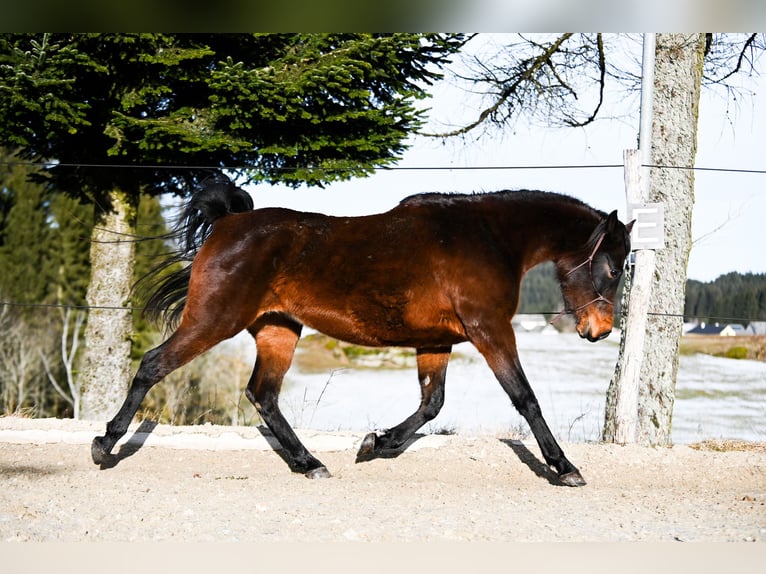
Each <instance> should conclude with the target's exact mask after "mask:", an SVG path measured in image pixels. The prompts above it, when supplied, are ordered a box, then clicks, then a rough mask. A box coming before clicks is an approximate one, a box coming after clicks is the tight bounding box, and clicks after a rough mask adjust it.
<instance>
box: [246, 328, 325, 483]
mask: <svg viewBox="0 0 766 574" xmlns="http://www.w3.org/2000/svg"><path fill="white" fill-rule="evenodd" d="M300 331H301V326H300V325H299V324H297V323H292V322H290V321H288V320H284V322H283V323H281V324H269V325H266V326H263V327H261V326H256V327H253V328H251V329H250V332H251V334H253V336H254V337H255V346H256V350H257V353H258V357H257V358H256V361H255V368H254V369H253V374H252V376H251V377H250V382H249V383H248V385H247V390H246V391H245V395H246V396H247V398H248V399H250V402H252V403H253V405H254V406H255V409H256V410H257V411H258V414H259V415H260V416H261V418H262V419H263V422H264V423H266V426H267V427H269V430H270V431H271V432H272V433H273V434H274V436H275V437H276V439H277V440H278V441H279V444H280V445H281V446H282V449H283V450H282V451H281V453H280V454H281V456H282V458H283V459H284V460H285V462H286V463H287V465H288V466H289V467H290V470H292V471H293V472H300V473H303V474H305V475H306V477H308V478H327V477H329V476H331V475H330V472H329V471H328V470H327V468H326V467H325V465H324V464H322V463H321V462H320V461H319V460H318V459H316V458H315V457H314V456H313V455H312V454H311V453H310V452H309V451H308V449H307V448H306V447H305V446H304V445H303V443H302V442H301V441H300V439H299V438H298V436H297V435H296V434H295V431H294V430H293V429H292V427H291V426H290V423H288V422H287V420H286V419H285V417H284V415H283V414H282V411H280V409H279V404H278V403H279V391H280V389H281V388H282V380H283V379H284V376H285V373H287V370H288V369H289V368H290V363H291V362H292V358H293V354H294V352H295V345H296V344H297V342H298V338H299V337H300Z"/></svg>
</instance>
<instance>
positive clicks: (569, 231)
mask: <svg viewBox="0 0 766 574" xmlns="http://www.w3.org/2000/svg"><path fill="white" fill-rule="evenodd" d="M522 211H524V213H522V214H518V213H516V214H514V221H517V222H518V223H517V225H518V231H517V232H516V234H514V235H513V236H509V237H508V240H509V241H511V242H513V245H509V248H510V249H516V250H518V248H519V246H522V247H523V249H522V252H521V253H520V256H521V259H522V265H523V267H524V270H525V271H526V270H528V269H531V268H532V267H534V266H535V265H537V264H539V263H543V262H546V261H554V262H555V261H558V260H559V259H561V258H562V257H564V256H567V255H570V254H572V253H573V252H577V251H578V250H580V249H581V248H582V247H583V246H584V245H585V244H586V243H587V241H588V238H589V237H590V235H591V233H592V232H593V230H594V229H595V227H596V225H598V221H599V218H598V215H597V214H596V213H595V212H593V211H591V210H588V209H587V208H586V207H580V206H570V205H562V206H558V205H545V206H537V205H534V204H530V205H528V206H523V208H522ZM496 213H497V215H496V217H498V219H501V218H503V215H502V212H501V210H498V211H497V212H496ZM505 218H506V221H507V220H508V217H507V216H505ZM506 228H507V227H506Z"/></svg>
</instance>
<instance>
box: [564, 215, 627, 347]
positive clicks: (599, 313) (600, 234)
mask: <svg viewBox="0 0 766 574" xmlns="http://www.w3.org/2000/svg"><path fill="white" fill-rule="evenodd" d="M632 227H633V222H630V223H629V224H627V225H625V224H623V223H622V222H621V221H620V220H619V219H617V211H613V212H612V213H610V214H609V215H608V216H607V217H606V218H605V219H603V220H602V221H601V222H600V223H599V224H598V225H597V226H596V228H595V229H594V230H593V232H592V233H591V235H590V238H589V239H588V241H587V242H586V243H585V245H583V246H582V247H581V248H580V249H577V250H575V251H574V252H572V253H571V254H568V255H567V256H565V257H562V258H561V259H560V260H559V261H558V262H557V264H556V269H557V272H558V277H559V282H560V283H561V294H562V295H563V297H564V305H565V312H566V313H571V314H572V315H574V318H575V324H576V328H577V333H578V334H579V335H580V337H583V338H585V339H588V340H589V341H593V342H595V341H599V340H601V339H603V338H604V337H606V336H608V335H609V333H611V331H612V327H613V325H614V298H615V295H616V293H617V285H618V283H619V282H620V277H621V276H622V272H623V269H624V266H625V259H626V257H627V256H628V254H629V253H630V230H631V228H632Z"/></svg>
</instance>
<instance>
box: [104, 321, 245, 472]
mask: <svg viewBox="0 0 766 574" xmlns="http://www.w3.org/2000/svg"><path fill="white" fill-rule="evenodd" d="M230 335H231V334H226V335H220V336H219V337H214V335H213V334H212V333H211V331H210V330H206V329H202V328H196V329H191V328H188V327H186V326H184V324H183V323H182V324H181V326H180V327H179V328H178V330H177V331H176V332H175V333H173V335H171V337H170V338H169V339H168V340H167V341H165V342H164V343H163V344H161V345H160V346H159V347H156V348H154V349H152V350H151V351H148V352H147V353H146V354H145V355H144V358H143V359H142V360H141V366H140V367H139V368H138V371H137V372H136V376H135V377H134V378H133V382H132V383H131V385H130V389H129V390H128V395H127V397H126V398H125V401H124V402H123V403H122V406H121V407H120V410H119V411H118V412H117V414H116V415H115V416H114V418H113V419H112V420H111V421H109V422H108V423H107V425H106V433H105V434H104V436H99V437H96V438H94V439H93V443H92V444H91V456H92V458H93V462H94V463H96V464H102V465H103V464H108V463H109V461H110V457H111V456H112V455H111V452H112V449H113V448H114V445H115V444H117V441H118V440H120V438H122V437H123V435H125V433H126V432H127V430H128V426H129V425H130V421H132V420H133V417H134V416H135V414H136V411H137V410H138V407H139V406H140V405H141V401H143V399H144V397H145V396H146V393H148V392H149V389H151V388H152V387H153V386H154V385H156V384H157V383H158V382H160V381H161V380H162V379H163V378H164V377H166V376H167V375H168V374H170V373H171V372H173V371H174V370H176V369H177V368H179V367H181V366H182V365H184V364H186V363H188V362H189V361H191V360H192V359H193V358H194V357H196V356H197V355H200V354H201V353H203V352H204V351H206V350H208V349H210V348H211V347H213V346H214V345H215V344H216V343H218V342H220V341H222V340H224V339H225V338H227V337H228V336H230Z"/></svg>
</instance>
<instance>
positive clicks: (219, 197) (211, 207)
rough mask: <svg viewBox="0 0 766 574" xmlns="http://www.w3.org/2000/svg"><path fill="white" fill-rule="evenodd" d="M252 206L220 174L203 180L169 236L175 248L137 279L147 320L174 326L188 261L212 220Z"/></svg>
mask: <svg viewBox="0 0 766 574" xmlns="http://www.w3.org/2000/svg"><path fill="white" fill-rule="evenodd" d="M251 209H253V199H252V198H251V197H250V195H248V193H247V192H246V191H244V190H243V189H241V188H239V187H237V186H236V185H234V183H232V181H231V180H230V179H229V178H227V177H226V176H224V175H220V174H219V175H216V176H213V177H210V178H208V179H206V180H204V181H203V182H202V183H201V184H200V187H199V189H197V191H195V192H194V193H193V194H192V196H191V198H190V199H189V202H188V203H187V204H186V207H184V209H183V211H182V212H181V215H180V216H179V219H178V223H177V224H176V226H175V230H174V231H173V233H172V234H171V235H170V237H171V238H172V239H174V240H175V241H177V242H178V243H179V248H178V250H177V251H175V252H174V253H171V255H170V256H169V257H168V259H167V260H166V261H164V262H163V263H161V264H160V265H159V266H157V267H155V268H154V269H153V270H152V271H150V272H149V273H147V274H146V275H145V276H144V277H142V278H141V279H140V280H139V284H142V286H143V289H142V291H147V292H149V293H150V294H149V296H148V298H147V300H146V305H145V307H144V314H145V315H146V317H147V318H149V319H150V320H152V321H154V322H156V323H160V322H163V323H165V324H166V325H167V326H169V327H171V328H172V327H175V326H176V325H177V324H178V321H179V320H180V318H181V314H182V313H183V309H184V304H185V303H186V295H187V292H188V289H189V277H190V276H191V261H192V260H193V259H194V256H195V255H196V254H197V251H199V248H200V247H201V246H202V244H203V243H204V241H205V239H207V237H208V235H210V232H211V230H212V228H213V223H215V221H216V220H217V219H218V218H219V217H222V216H224V215H226V214H229V213H241V212H244V211H250V210H251Z"/></svg>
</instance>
